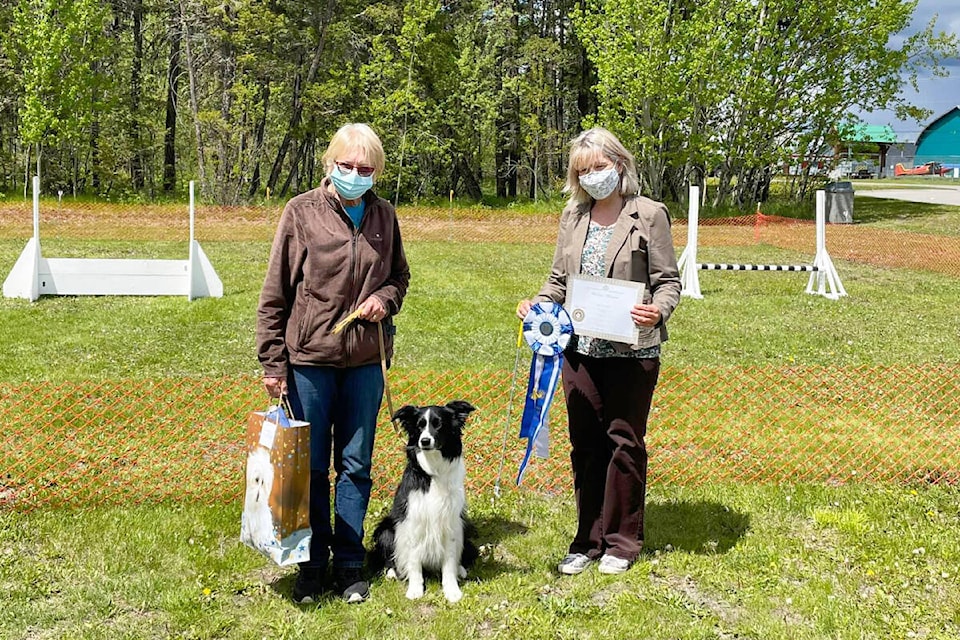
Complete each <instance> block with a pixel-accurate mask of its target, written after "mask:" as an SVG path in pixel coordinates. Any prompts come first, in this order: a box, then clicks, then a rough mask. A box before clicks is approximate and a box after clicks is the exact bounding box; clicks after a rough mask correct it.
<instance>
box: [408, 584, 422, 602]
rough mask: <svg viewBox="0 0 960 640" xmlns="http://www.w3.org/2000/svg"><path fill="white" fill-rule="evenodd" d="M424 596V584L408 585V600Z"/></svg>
mask: <svg viewBox="0 0 960 640" xmlns="http://www.w3.org/2000/svg"><path fill="white" fill-rule="evenodd" d="M422 597H423V585H422V584H420V585H416V584H412V583H411V584H410V585H408V586H407V600H419V599H420V598H422Z"/></svg>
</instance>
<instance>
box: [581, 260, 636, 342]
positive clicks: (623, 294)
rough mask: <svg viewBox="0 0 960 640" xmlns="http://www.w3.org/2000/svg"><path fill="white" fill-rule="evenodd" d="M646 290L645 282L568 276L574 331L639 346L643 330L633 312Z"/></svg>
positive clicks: (583, 334) (582, 334)
mask: <svg viewBox="0 0 960 640" xmlns="http://www.w3.org/2000/svg"><path fill="white" fill-rule="evenodd" d="M643 290H644V285H643V283H642V282H631V281H629V280H615V279H613V278H597V277H594V276H582V275H581V276H568V277H567V305H566V307H567V311H569V312H570V318H571V320H573V332H574V333H576V334H577V335H579V336H591V337H594V338H603V339H604V340H611V341H613V342H623V343H625V344H632V345H636V344H637V341H638V340H639V334H640V328H639V327H638V326H637V325H636V324H634V322H633V319H632V318H631V317H630V310H631V309H632V308H633V305H635V304H638V303H641V302H643Z"/></svg>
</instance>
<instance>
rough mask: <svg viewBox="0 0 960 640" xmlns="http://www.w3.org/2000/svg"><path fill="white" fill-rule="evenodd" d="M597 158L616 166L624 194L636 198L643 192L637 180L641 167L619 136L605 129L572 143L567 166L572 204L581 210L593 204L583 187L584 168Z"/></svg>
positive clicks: (568, 190) (577, 138)
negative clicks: (582, 174) (581, 183)
mask: <svg viewBox="0 0 960 640" xmlns="http://www.w3.org/2000/svg"><path fill="white" fill-rule="evenodd" d="M597 155H602V156H603V157H605V158H607V159H608V160H610V161H611V162H612V163H614V166H616V168H617V170H619V171H620V194H621V195H623V196H633V195H636V194H637V193H638V192H639V191H640V180H639V179H638V178H637V163H636V161H635V160H634V159H633V154H632V153H630V152H629V151H627V149H626V147H624V146H623V144H622V143H621V142H620V140H619V139H618V138H617V136H615V135H613V134H612V133H610V132H609V131H607V130H606V129H604V128H603V127H594V128H593V129H587V130H586V131H584V132H583V133H581V134H579V135H578V136H577V137H575V138H574V139H573V140H571V141H570V160H569V162H568V163H567V184H566V185H565V186H564V187H563V191H564V193H569V194H570V199H569V200H568V201H567V202H568V204H570V205H573V206H577V205H581V204H589V203H590V202H592V201H593V198H591V197H590V194H589V193H587V192H586V191H584V190H583V187H581V186H580V168H581V167H586V166H588V165H589V164H590V163H591V162H592V161H593V159H594V158H596V156H597Z"/></svg>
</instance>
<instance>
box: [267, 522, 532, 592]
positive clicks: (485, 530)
mask: <svg viewBox="0 0 960 640" xmlns="http://www.w3.org/2000/svg"><path fill="white" fill-rule="evenodd" d="M472 520H473V524H474V526H475V527H476V528H477V534H476V536H475V539H474V542H475V543H476V544H478V545H490V544H495V543H497V542H500V541H501V540H503V539H504V538H510V537H513V536H518V535H523V534H524V533H526V532H527V526H526V525H524V524H522V523H520V522H515V521H513V520H508V519H506V518H504V517H502V516H499V515H491V516H482V517H479V518H473V519H472ZM516 570H517V568H516V567H514V566H511V565H509V564H507V563H504V562H502V561H500V560H495V559H493V558H491V557H489V556H488V555H487V554H484V553H481V556H480V558H479V559H478V560H477V563H476V564H475V565H474V566H473V567H472V568H471V569H470V570H469V571H468V576H467V579H466V582H471V581H473V582H477V581H483V580H488V579H491V578H494V577H496V576H498V575H500V574H503V573H508V572H512V571H516ZM296 576H297V572H296V571H293V572H292V573H287V574H285V575H282V576H279V577H277V578H276V579H275V580H273V581H272V582H270V584H269V586H270V588H271V589H273V591H274V592H276V593H278V594H280V595H281V596H283V597H284V598H290V594H291V591H292V590H293V583H294V581H295V580H296ZM426 576H427V581H428V582H429V583H432V582H438V583H439V575H438V574H437V572H433V571H428V572H426ZM368 578H369V580H370V583H371V585H374V586H375V585H381V584H385V583H389V582H390V580H388V579H387V578H386V577H385V576H384V575H383V574H378V575H369V576H368ZM330 582H331V581H330V580H329V576H328V580H327V584H328V586H329V584H330ZM461 582H464V581H461ZM336 598H337V594H335V593H333V592H331V591H329V590H327V591H325V592H324V593H322V594H320V597H319V598H318V602H317V603H308V604H304V605H294V606H302V607H316V606H317V604H322V603H323V602H326V601H329V600H334V599H336ZM291 604H294V603H293V602H292V601H291Z"/></svg>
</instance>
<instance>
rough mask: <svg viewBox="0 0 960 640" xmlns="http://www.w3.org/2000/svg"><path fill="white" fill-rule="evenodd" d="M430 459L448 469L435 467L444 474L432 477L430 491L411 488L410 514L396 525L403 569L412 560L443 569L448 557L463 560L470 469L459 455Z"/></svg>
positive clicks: (427, 566)
mask: <svg viewBox="0 0 960 640" xmlns="http://www.w3.org/2000/svg"><path fill="white" fill-rule="evenodd" d="M430 462H432V463H438V464H436V465H432V466H435V467H441V466H444V467H447V468H444V469H437V468H435V469H434V470H441V471H442V473H440V474H439V475H436V476H433V477H432V479H431V482H430V488H429V489H428V490H427V491H426V492H424V491H411V492H410V494H409V495H408V496H407V513H406V516H405V517H404V519H403V521H401V522H398V523H397V525H396V536H397V540H396V549H395V553H396V556H397V557H396V560H397V566H398V568H400V569H401V571H403V568H404V567H406V566H407V563H408V561H411V560H413V561H415V562H417V563H418V564H420V565H421V566H423V567H424V568H429V569H440V568H441V566H442V565H443V561H444V559H445V558H449V557H455V558H458V559H459V557H460V552H461V551H462V550H463V523H462V521H461V514H462V513H463V510H464V504H465V497H464V489H463V479H464V477H465V475H466V469H465V468H464V465H463V461H462V459H459V458H458V459H457V460H453V461H442V462H441V461H437V460H431V461H430ZM421 464H422V462H421Z"/></svg>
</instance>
